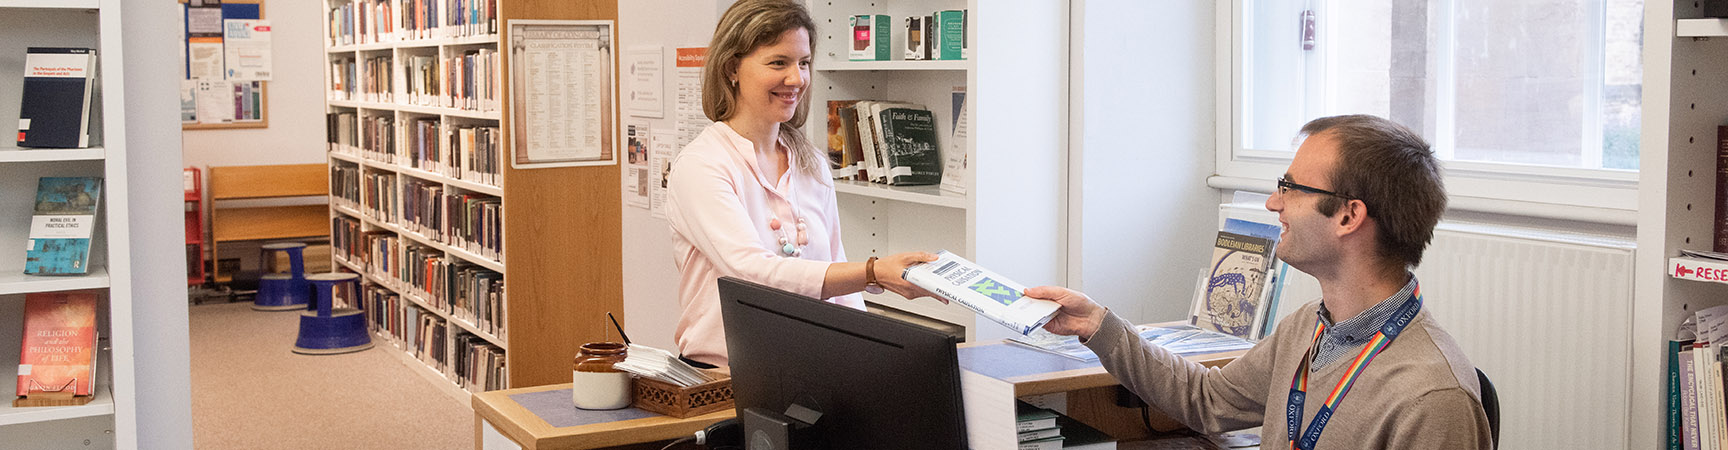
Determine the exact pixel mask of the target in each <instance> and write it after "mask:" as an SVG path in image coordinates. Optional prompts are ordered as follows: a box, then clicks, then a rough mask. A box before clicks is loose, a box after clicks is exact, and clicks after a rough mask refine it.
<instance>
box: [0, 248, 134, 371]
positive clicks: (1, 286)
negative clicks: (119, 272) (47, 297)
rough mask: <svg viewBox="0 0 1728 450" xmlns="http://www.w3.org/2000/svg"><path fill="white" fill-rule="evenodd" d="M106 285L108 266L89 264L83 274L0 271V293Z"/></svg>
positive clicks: (25, 292) (69, 289) (11, 293)
mask: <svg viewBox="0 0 1728 450" xmlns="http://www.w3.org/2000/svg"><path fill="white" fill-rule="evenodd" d="M108 285H109V281H108V268H107V267H103V266H91V267H90V273H88V274H84V275H66V276H52V277H45V276H36V275H25V274H24V273H23V272H0V295H14V294H28V293H32V292H54V291H72V290H79V289H106V288H108ZM0 353H3V352H0Z"/></svg>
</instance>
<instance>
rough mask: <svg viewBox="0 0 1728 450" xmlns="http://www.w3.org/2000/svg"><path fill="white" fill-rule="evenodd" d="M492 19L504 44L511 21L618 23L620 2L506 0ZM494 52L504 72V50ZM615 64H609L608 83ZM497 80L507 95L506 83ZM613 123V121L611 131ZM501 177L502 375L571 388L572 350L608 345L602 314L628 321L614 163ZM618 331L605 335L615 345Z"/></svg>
mask: <svg viewBox="0 0 1728 450" xmlns="http://www.w3.org/2000/svg"><path fill="white" fill-rule="evenodd" d="M499 14H500V18H501V19H502V21H501V22H500V23H499V26H500V28H502V30H500V31H501V32H503V33H505V36H504V37H503V39H502V41H503V42H509V41H510V36H509V35H508V33H509V29H508V28H509V27H508V26H507V25H508V20H509V19H513V18H515V19H558V20H612V21H614V23H616V21H617V19H618V5H617V2H615V1H596V0H582V1H570V0H504V1H501V2H500V4H499ZM616 31H617V30H616V28H614V32H616ZM613 42H614V43H616V42H618V41H617V40H614V41H613ZM614 45H616V44H614ZM500 55H502V56H503V58H504V62H503V67H504V70H505V73H509V71H510V70H512V69H511V68H510V67H511V62H510V60H509V57H510V56H509V52H508V51H504V52H500ZM614 58H616V52H614ZM616 67H617V64H616V63H615V62H614V64H613V68H614V69H613V70H614V76H615V77H616V70H617V69H616ZM501 79H502V80H503V81H502V83H503V84H504V85H503V88H504V89H505V92H509V89H510V86H509V83H510V77H508V76H505V77H501ZM614 114H615V113H614ZM505 116H506V117H505V118H504V121H503V122H502V128H503V129H504V130H505V138H506V141H505V142H511V141H510V139H514V138H513V137H512V136H513V134H514V133H513V131H512V126H511V122H510V121H509V118H508V114H506V115H505ZM617 124H618V120H617V118H616V116H613V119H612V120H611V127H617V126H618V125H617ZM608 131H609V132H610V130H608ZM505 157H506V159H508V158H509V155H506V156H505ZM504 177H505V178H506V180H505V183H504V203H505V208H504V246H505V250H504V252H505V255H506V261H505V265H506V267H507V268H508V269H509V272H508V273H507V274H506V276H505V278H506V279H507V280H508V281H507V283H509V294H508V295H509V296H508V298H507V299H506V301H507V302H508V303H509V305H508V306H507V307H506V308H505V311H507V313H506V314H508V317H507V318H506V319H505V321H506V323H507V324H508V325H507V326H508V327H509V334H510V350H509V351H508V352H506V353H505V357H506V358H507V362H506V365H505V366H506V367H508V368H509V370H510V374H509V375H510V385H511V386H538V385H544V384H555V383H569V382H570V367H571V360H572V358H574V357H575V356H576V352H577V347H579V346H581V345H582V344H583V343H586V342H593V341H600V340H604V339H606V336H607V331H606V329H607V327H610V326H611V324H610V323H609V322H607V321H606V313H607V312H611V313H613V314H614V315H617V316H618V320H619V321H620V322H623V321H625V320H626V319H627V318H626V317H624V300H623V298H624V293H623V283H624V282H623V269H622V265H623V260H622V256H621V255H622V252H623V244H622V242H621V240H622V237H623V231H622V222H623V211H622V209H623V204H622V203H623V202H622V200H621V199H622V197H621V196H620V194H619V191H620V189H621V187H620V186H619V183H620V180H619V173H618V166H616V165H607V166H590V167H559V168H547V169H522V170H519V169H516V168H513V167H509V165H506V166H505V168H504ZM658 319H659V320H673V319H672V318H658ZM616 335H617V333H612V336H614V339H616V337H615V336H616Z"/></svg>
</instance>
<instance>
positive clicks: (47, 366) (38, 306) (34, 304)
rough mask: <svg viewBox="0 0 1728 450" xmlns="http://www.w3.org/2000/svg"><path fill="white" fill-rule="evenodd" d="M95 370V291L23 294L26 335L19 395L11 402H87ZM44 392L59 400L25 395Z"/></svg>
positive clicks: (20, 359)
mask: <svg viewBox="0 0 1728 450" xmlns="http://www.w3.org/2000/svg"><path fill="white" fill-rule="evenodd" d="M95 373H96V294H95V293H94V292H50V293H35V294H25V295H24V340H23V345H22V346H21V348H20V349H19V356H18V397H19V398H18V399H17V400H16V401H14V402H13V405H14V406H50V405H65V404H83V403H86V402H88V401H89V399H90V398H91V394H92V393H93V392H95V388H96V377H95ZM41 394H48V395H47V396H48V397H53V398H56V400H55V402H56V403H41V402H39V401H38V400H41V399H33V398H27V397H37V396H40V395H41ZM67 396H76V397H79V398H77V399H68V398H66V397H67ZM67 402H70V403H67Z"/></svg>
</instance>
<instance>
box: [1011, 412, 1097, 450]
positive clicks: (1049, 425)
mask: <svg viewBox="0 0 1728 450" xmlns="http://www.w3.org/2000/svg"><path fill="white" fill-rule="evenodd" d="M1014 431H1015V432H1016V433H1018V436H1017V438H1018V440H1017V441H1016V442H1018V443H1019V445H1017V446H1016V448H1018V449H1019V450H1062V449H1070V450H1072V449H1082V450H1114V449H1115V448H1116V441H1115V440H1114V439H1111V438H1110V436H1109V435H1106V434H1104V432H1102V431H1098V430H1097V429H1094V428H1092V427H1090V426H1087V425H1086V424H1084V423H1080V422H1079V421H1076V420H1074V419H1072V418H1069V417H1068V416H1064V415H1062V414H1060V413H1057V412H1056V411H1051V410H1049V409H1045V408H1039V407H1037V406H1033V405H1032V404H1029V403H1026V402H1022V401H1015V402H1014Z"/></svg>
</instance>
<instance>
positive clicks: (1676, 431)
mask: <svg viewBox="0 0 1728 450" xmlns="http://www.w3.org/2000/svg"><path fill="white" fill-rule="evenodd" d="M1682 345H1684V343H1683V342H1680V341H1669V342H1668V450H1681V449H1680V409H1681V407H1682V405H1681V402H1680V367H1679V365H1680V364H1679V359H1680V348H1681V346H1682Z"/></svg>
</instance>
